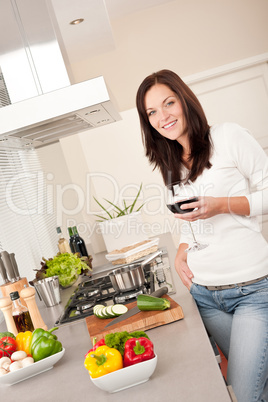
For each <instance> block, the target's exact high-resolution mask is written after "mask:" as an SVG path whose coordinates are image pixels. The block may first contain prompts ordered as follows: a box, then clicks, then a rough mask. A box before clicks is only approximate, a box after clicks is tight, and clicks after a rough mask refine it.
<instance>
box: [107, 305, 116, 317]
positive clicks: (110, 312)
mask: <svg viewBox="0 0 268 402" xmlns="http://www.w3.org/2000/svg"><path fill="white" fill-rule="evenodd" d="M112 308H113V306H108V307H107V309H106V312H107V314H108V315H109V316H110V318H114V317H117V316H116V315H115V314H114V313H113V312H112Z"/></svg>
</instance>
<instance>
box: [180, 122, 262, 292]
mask: <svg viewBox="0 0 268 402" xmlns="http://www.w3.org/2000/svg"><path fill="white" fill-rule="evenodd" d="M211 138H212V142H213V153H212V156H211V159H210V162H211V163H212V167H211V168H210V169H205V170H204V172H203V173H202V175H201V176H199V177H198V178H197V179H196V181H195V182H194V183H193V187H194V193H195V195H200V196H212V197H230V196H246V197H247V198H248V200H249V203H250V216H248V217H246V216H239V215H234V214H220V215H216V216H214V217H212V218H209V219H204V220H199V221H196V222H193V223H192V227H193V230H194V232H195V235H196V239H197V241H199V242H201V243H202V242H203V243H208V244H209V246H208V247H207V248H206V249H203V250H201V251H196V252H193V253H188V254H187V263H188V265H189V268H190V269H191V271H192V272H193V274H194V278H193V282H195V283H198V284H200V285H212V286H213V285H215V286H216V285H228V284H233V283H240V282H245V281H249V280H252V279H256V278H259V277H262V276H264V275H267V274H268V243H267V242H266V240H265V239H264V237H263V236H262V234H261V228H260V225H259V222H258V221H259V219H258V218H257V216H258V215H262V214H267V213H268V157H267V156H266V154H265V152H264V150H263V149H262V148H261V146H260V145H259V144H258V143H257V141H256V140H255V139H254V138H253V137H252V136H251V135H250V134H249V132H248V131H247V130H245V129H243V128H242V127H240V126H238V125H237V124H234V123H224V124H219V125H215V126H213V127H212V128H211ZM180 242H181V243H188V244H191V243H192V237H191V233H190V231H189V224H188V222H183V223H182V225H181V240H180Z"/></svg>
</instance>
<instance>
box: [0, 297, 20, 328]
mask: <svg viewBox="0 0 268 402" xmlns="http://www.w3.org/2000/svg"><path fill="white" fill-rule="evenodd" d="M0 309H1V310H2V312H3V314H4V317H5V321H6V326H7V330H8V331H9V332H12V334H14V335H15V336H17V335H18V331H17V328H16V325H15V322H14V319H13V316H12V301H11V299H10V297H2V298H1V299H0Z"/></svg>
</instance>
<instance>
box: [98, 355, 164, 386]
mask: <svg viewBox="0 0 268 402" xmlns="http://www.w3.org/2000/svg"><path fill="white" fill-rule="evenodd" d="M156 364H157V355H155V357H154V358H153V359H150V360H146V361H145V362H141V363H137V364H133V365H132V366H129V367H125V368H122V369H120V370H116V371H113V372H112V373H109V374H106V375H103V376H101V377H98V378H91V377H90V379H91V381H92V382H93V384H94V385H96V387H98V388H100V389H102V390H104V391H107V392H110V393H112V392H118V391H122V390H123V389H126V388H130V387H134V385H138V384H142V383H143V382H146V381H148V380H149V378H150V377H151V375H152V374H153V372H154V371H155V368H156Z"/></svg>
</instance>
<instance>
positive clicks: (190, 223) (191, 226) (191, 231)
mask: <svg viewBox="0 0 268 402" xmlns="http://www.w3.org/2000/svg"><path fill="white" fill-rule="evenodd" d="M188 223H189V226H190V229H191V233H192V236H193V239H194V243H197V241H196V238H195V235H194V231H193V228H192V225H191V222H188Z"/></svg>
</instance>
